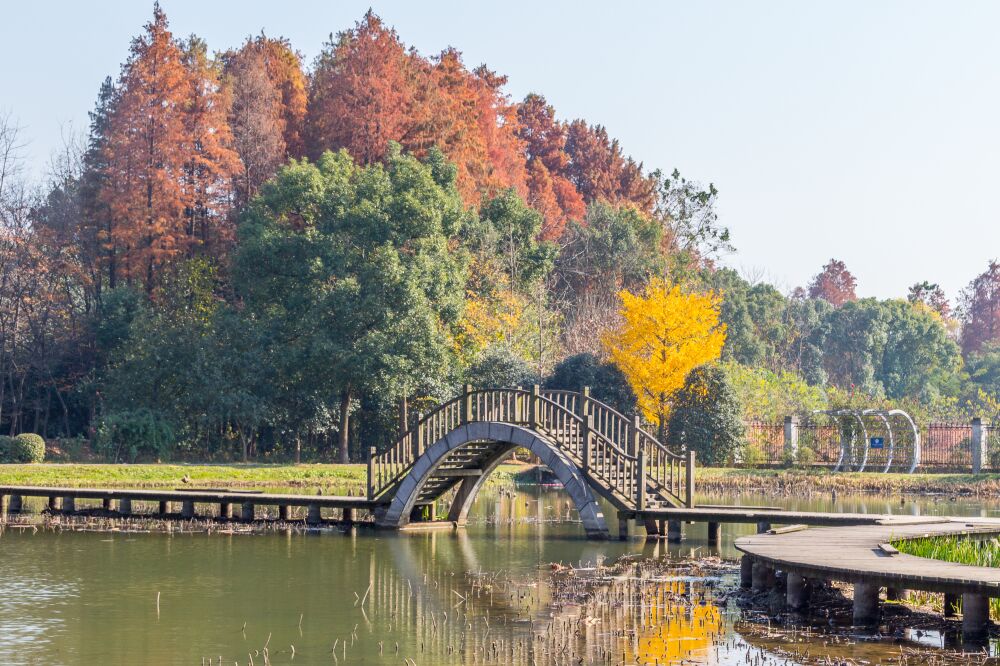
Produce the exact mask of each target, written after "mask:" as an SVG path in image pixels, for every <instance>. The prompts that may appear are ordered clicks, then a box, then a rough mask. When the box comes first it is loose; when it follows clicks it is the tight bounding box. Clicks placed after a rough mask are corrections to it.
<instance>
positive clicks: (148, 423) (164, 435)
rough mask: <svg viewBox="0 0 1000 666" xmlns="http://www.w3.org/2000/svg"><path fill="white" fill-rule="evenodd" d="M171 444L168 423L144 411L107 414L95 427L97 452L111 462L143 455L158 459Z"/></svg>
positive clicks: (170, 432) (170, 428)
mask: <svg viewBox="0 0 1000 666" xmlns="http://www.w3.org/2000/svg"><path fill="white" fill-rule="evenodd" d="M173 441H174V430H173V428H172V427H171V425H170V423H169V422H168V421H167V420H166V419H164V418H162V417H161V416H159V415H158V414H157V413H155V412H153V411H152V410H149V409H144V408H143V409H135V410H129V411H122V412H113V413H111V414H108V415H107V416H105V417H104V418H103V419H101V423H100V425H98V427H97V449H98V451H100V452H101V453H103V454H104V455H106V456H107V457H108V458H110V459H111V460H113V461H114V462H118V461H119V460H121V459H122V458H124V457H127V458H128V459H129V460H131V461H132V462H135V460H136V459H137V458H138V457H139V456H140V455H143V454H146V455H149V456H152V457H153V458H156V459H159V457H160V456H161V455H162V454H163V453H164V452H166V451H167V450H168V449H169V447H170V445H171V444H173Z"/></svg>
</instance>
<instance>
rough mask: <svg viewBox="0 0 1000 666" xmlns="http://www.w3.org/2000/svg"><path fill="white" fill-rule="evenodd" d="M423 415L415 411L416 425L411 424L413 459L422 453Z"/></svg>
mask: <svg viewBox="0 0 1000 666" xmlns="http://www.w3.org/2000/svg"><path fill="white" fill-rule="evenodd" d="M423 422H424V415H423V413H422V412H418V413H417V425H415V426H413V460H414V461H416V460H417V459H418V458H419V457H420V456H422V455H424V425H423Z"/></svg>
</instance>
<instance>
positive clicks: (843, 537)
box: [735, 517, 1000, 642]
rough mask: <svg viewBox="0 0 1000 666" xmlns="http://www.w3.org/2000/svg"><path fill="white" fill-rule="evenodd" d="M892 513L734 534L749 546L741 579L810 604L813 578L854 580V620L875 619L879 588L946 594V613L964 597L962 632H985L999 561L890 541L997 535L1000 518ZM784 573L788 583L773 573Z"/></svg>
mask: <svg viewBox="0 0 1000 666" xmlns="http://www.w3.org/2000/svg"><path fill="white" fill-rule="evenodd" d="M897 518H898V517H892V518H890V519H888V520H883V521H881V522H880V523H879V524H874V525H854V526H845V527H826V528H818V529H801V530H797V531H781V530H776V531H774V532H777V533H765V534H757V535H755V536H749V537H743V538H741V539H737V540H736V544H735V545H736V548H737V550H739V551H741V552H743V553H744V557H743V563H742V570H741V583H742V585H743V586H744V587H752V588H754V589H758V590H761V591H763V590H767V589H770V588H773V589H775V590H777V591H778V592H779V593H781V594H782V596H783V597H784V600H785V603H786V604H787V606H788V607H789V608H791V609H792V610H802V609H804V607H805V606H806V605H807V599H808V590H809V584H808V582H809V581H816V580H820V581H827V580H835V581H843V582H849V583H852V584H853V586H854V620H855V624H858V625H871V624H876V623H877V622H878V619H879V613H880V611H879V594H880V590H881V589H882V588H886V598H897V599H900V598H905V596H906V595H907V594H908V591H909V590H921V591H925V592H937V593H943V594H944V595H945V597H944V608H945V615H946V616H948V615H951V614H954V613H955V610H956V606H957V601H958V597H959V595H961V596H962V613H963V618H962V628H963V635H964V637H965V638H966V639H968V640H970V641H972V642H978V641H981V640H982V639H983V638H984V637H985V636H986V635H987V634H988V626H989V599H990V598H992V597H1000V568H994V567H979V566H969V565H964V564H956V563H953V562H944V561H941V560H933V559H928V558H923V557H915V556H912V555H905V554H902V553H899V552H897V551H896V549H895V548H893V547H892V546H891V542H894V541H900V540H905V539H914V538H920V537H928V536H930V537H934V536H960V535H961V536H969V537H970V538H977V537H978V538H987V537H989V536H991V535H1000V521H998V520H991V519H982V518H972V519H965V518H937V519H934V518H925V519H924V520H923V521H906V520H899V519H897ZM779 571H780V572H783V573H784V574H785V577H784V589H783V590H782V589H781V582H780V579H779V578H778V577H777V576H776V575H775V574H776V572H779Z"/></svg>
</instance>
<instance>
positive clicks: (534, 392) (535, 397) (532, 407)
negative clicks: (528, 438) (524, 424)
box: [528, 384, 541, 428]
mask: <svg viewBox="0 0 1000 666" xmlns="http://www.w3.org/2000/svg"><path fill="white" fill-rule="evenodd" d="M540 393H541V387H539V386H538V384H534V385H532V387H531V399H530V400H529V401H528V423H529V424H530V425H531V427H532V428H537V427H538V407H539V404H538V403H539V394H540Z"/></svg>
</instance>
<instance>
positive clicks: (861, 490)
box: [0, 463, 1000, 498]
mask: <svg viewBox="0 0 1000 666" xmlns="http://www.w3.org/2000/svg"><path fill="white" fill-rule="evenodd" d="M537 469H538V467H537V466H535V465H530V464H525V463H518V464H514V463H505V464H503V465H501V466H500V467H499V468H498V469H497V470H496V471H495V472H494V473H493V474H492V475H491V476H490V478H489V480H488V481H487V482H488V483H490V484H491V485H494V484H500V485H505V484H511V483H523V484H533V483H535V482H536V474H537ZM366 474H367V466H366V465H364V464H346V465H343V464H331V463H302V464H273V463H217V464H196V463H153V464H90V463H41V464H34V465H0V485H22V486H63V487H76V488H79V487H106V488H149V489H153V488H188V487H219V488H227V489H228V488H232V489H247V488H260V489H275V488H296V489H301V488H314V489H325V490H330V489H334V488H335V489H338V492H344V491H347V493H346V494H351V495H359V496H360V495H364V493H365V486H366ZM695 486H696V488H697V490H698V492H701V493H711V494H733V493H737V494H739V493H746V494H755V495H769V496H773V497H788V496H793V495H801V494H803V493H815V492H826V493H829V492H837V493H845V494H883V495H897V496H898V495H902V494H906V495H931V496H933V495H948V496H966V497H983V498H1000V474H978V475H974V474H962V473H952V474H948V473H945V474H922V473H916V474H881V473H870V472H864V473H859V472H841V473H833V472H831V471H829V470H801V469H738V468H716V467H699V468H697V470H696V475H695Z"/></svg>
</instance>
